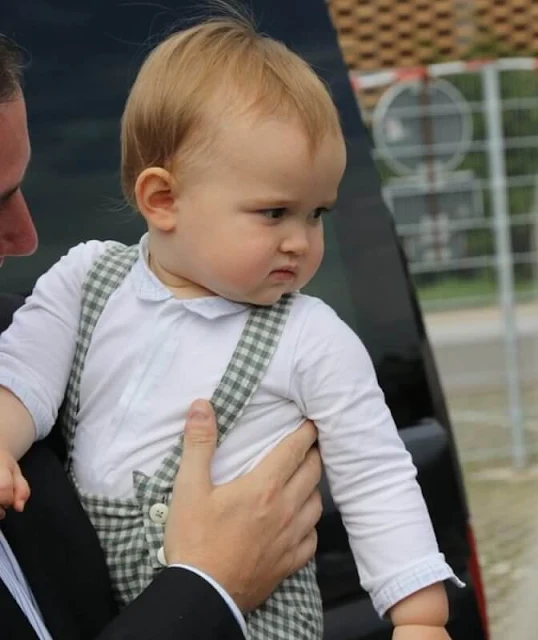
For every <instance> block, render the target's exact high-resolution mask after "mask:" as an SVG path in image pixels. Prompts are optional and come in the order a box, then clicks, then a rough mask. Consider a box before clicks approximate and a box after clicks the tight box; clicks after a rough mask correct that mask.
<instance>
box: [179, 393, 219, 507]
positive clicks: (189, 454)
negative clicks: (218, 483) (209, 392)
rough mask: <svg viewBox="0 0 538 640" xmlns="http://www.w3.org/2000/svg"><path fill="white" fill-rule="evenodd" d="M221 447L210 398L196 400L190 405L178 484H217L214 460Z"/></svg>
mask: <svg viewBox="0 0 538 640" xmlns="http://www.w3.org/2000/svg"><path fill="white" fill-rule="evenodd" d="M216 448H217V420H216V418H215V412H214V411H213V407H212V406H211V404H210V403H209V402H208V401H207V400H195V401H194V402H193V403H192V404H191V406H190V409H189V413H188V415H187V421H186V422H185V433H184V437H183V455H182V457H181V465H180V467H179V471H178V474H177V478H176V483H175V485H176V487H177V486H178V485H180V486H182V487H189V492H190V495H192V493H193V492H194V491H204V493H205V492H208V491H209V490H210V489H211V487H212V486H213V482H212V480H211V462H212V460H213V455H214V454H215V449H216Z"/></svg>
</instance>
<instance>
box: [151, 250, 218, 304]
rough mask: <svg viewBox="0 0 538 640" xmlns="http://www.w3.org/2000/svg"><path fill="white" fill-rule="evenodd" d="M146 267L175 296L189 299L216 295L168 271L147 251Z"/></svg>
mask: <svg viewBox="0 0 538 640" xmlns="http://www.w3.org/2000/svg"><path fill="white" fill-rule="evenodd" d="M148 267H149V269H150V271H151V272H152V273H153V274H154V275H155V276H156V277H157V278H158V279H159V281H160V282H161V283H162V284H163V285H164V286H165V287H166V288H167V289H168V290H169V291H170V292H171V293H172V294H173V296H174V297H175V298H179V299H181V300H191V299H193V298H207V297H209V296H216V295H217V294H216V293H214V292H213V291H209V289H205V288H204V287H201V286H200V285H198V284H196V283H195V282H192V281H191V280H187V279H186V278H182V277H181V276H177V275H176V274H172V273H168V272H167V271H166V270H165V269H163V268H162V267H161V266H160V265H159V263H158V262H157V261H156V260H154V259H153V258H152V256H151V254H150V253H148Z"/></svg>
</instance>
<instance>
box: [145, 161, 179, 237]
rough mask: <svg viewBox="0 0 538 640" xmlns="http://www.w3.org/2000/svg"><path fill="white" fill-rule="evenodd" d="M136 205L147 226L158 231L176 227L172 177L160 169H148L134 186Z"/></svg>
mask: <svg viewBox="0 0 538 640" xmlns="http://www.w3.org/2000/svg"><path fill="white" fill-rule="evenodd" d="M135 198H136V205H137V207H138V210H139V211H140V213H141V214H142V215H143V216H144V218H145V219H146V222H147V223H148V226H151V227H154V228H155V229H158V230H159V231H173V230H174V229H175V227H176V206H175V205H176V194H175V190H174V177H173V176H172V174H171V173H170V172H169V171H167V170H166V169H162V168H161V167H148V168H147V169H144V171H142V173H141V174H140V175H139V176H138V179H137V181H136V184H135Z"/></svg>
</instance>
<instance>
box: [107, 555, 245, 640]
mask: <svg viewBox="0 0 538 640" xmlns="http://www.w3.org/2000/svg"><path fill="white" fill-rule="evenodd" d="M168 639H170V640H172V639H173V640H244V635H243V632H242V630H241V628H240V626H239V624H238V622H237V620H236V619H235V617H234V615H233V613H232V611H231V609H230V607H229V606H228V605H227V604H226V602H225V601H224V600H223V599H222V597H221V596H220V595H219V594H218V592H217V591H216V590H215V589H214V588H213V587H212V586H211V585H210V584H209V582H207V581H206V580H204V579H203V578H201V577H200V576H198V575H197V574H195V573H193V572H192V571H189V570H188V569H182V568H179V567H173V568H169V569H166V570H165V571H163V572H162V573H160V574H159V575H158V576H157V577H156V578H155V579H154V580H153V582H152V583H151V585H150V586H149V587H148V588H147V589H146V590H145V591H144V592H143V593H142V594H141V595H140V596H138V598H137V599H136V600H135V601H134V602H132V603H131V604H130V605H129V606H128V607H127V608H126V609H124V610H123V611H122V612H121V613H120V614H119V615H118V616H117V617H116V618H115V619H114V621H113V622H112V623H110V624H109V625H108V626H107V627H106V629H105V630H104V631H103V632H102V633H101V634H100V635H99V636H98V637H97V638H96V640H168Z"/></svg>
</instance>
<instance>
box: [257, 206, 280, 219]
mask: <svg viewBox="0 0 538 640" xmlns="http://www.w3.org/2000/svg"><path fill="white" fill-rule="evenodd" d="M259 213H261V214H262V215H264V216H265V217H266V218H269V220H280V219H281V218H283V217H284V216H285V215H286V209H285V208H284V207H276V208H275V209H261V210H260V211H259Z"/></svg>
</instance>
